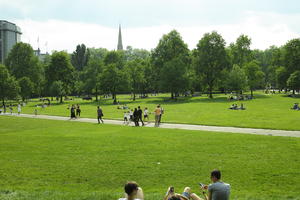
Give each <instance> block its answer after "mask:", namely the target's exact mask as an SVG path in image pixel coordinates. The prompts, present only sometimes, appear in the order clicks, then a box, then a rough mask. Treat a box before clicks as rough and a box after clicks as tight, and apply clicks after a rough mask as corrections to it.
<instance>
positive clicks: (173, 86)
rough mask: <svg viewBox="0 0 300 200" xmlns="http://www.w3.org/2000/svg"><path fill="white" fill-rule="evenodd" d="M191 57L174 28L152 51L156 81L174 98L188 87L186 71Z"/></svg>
mask: <svg viewBox="0 0 300 200" xmlns="http://www.w3.org/2000/svg"><path fill="white" fill-rule="evenodd" d="M190 63H191V58H190V54H189V49H188V47H187V45H186V44H185V43H184V41H183V40H182V38H181V36H180V34H179V33H178V32H177V31H176V30H172V31H171V32H170V33H168V34H166V35H164V36H163V37H162V38H161V39H160V41H159V43H158V45H157V47H156V48H155V49H154V50H153V52H152V64H153V65H154V70H155V72H156V73H157V80H156V82H157V83H158V85H159V86H160V87H158V88H160V89H162V90H163V91H168V92H171V98H174V97H175V96H176V95H177V94H178V93H179V92H181V91H183V90H184V89H186V88H187V87H188V79H187V77H188V76H187V73H188V69H189V68H190Z"/></svg>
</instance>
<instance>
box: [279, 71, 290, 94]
mask: <svg viewBox="0 0 300 200" xmlns="http://www.w3.org/2000/svg"><path fill="white" fill-rule="evenodd" d="M288 78H289V73H288V71H287V70H286V68H285V67H282V66H280V67H278V68H277V69H276V82H277V87H278V88H279V89H281V90H282V89H286V84H287V80H288Z"/></svg>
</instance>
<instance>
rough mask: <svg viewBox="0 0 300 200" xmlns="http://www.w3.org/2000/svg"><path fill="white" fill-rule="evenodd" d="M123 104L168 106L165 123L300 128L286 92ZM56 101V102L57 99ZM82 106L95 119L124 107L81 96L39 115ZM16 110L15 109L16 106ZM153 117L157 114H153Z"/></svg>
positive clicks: (299, 114)
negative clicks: (236, 98) (98, 113)
mask: <svg viewBox="0 0 300 200" xmlns="http://www.w3.org/2000/svg"><path fill="white" fill-rule="evenodd" d="M118 100H119V101H120V103H121V104H122V105H124V104H127V105H128V106H129V107H130V108H135V107H137V106H138V105H140V106H141V107H142V108H144V107H148V108H149V110H150V111H152V112H153V111H154V109H155V107H156V105H157V104H161V105H162V106H163V108H164V109H165V114H164V115H163V122H171V123H188V124H203V125H217V126H235V127H252V128H268V129H284V130H300V125H299V124H300V111H294V110H291V109H290V108H291V107H292V105H293V104H294V103H295V102H299V101H300V98H291V97H286V95H283V94H276V95H265V94H262V93H260V92H257V93H256V94H255V99H253V100H248V101H228V100H227V96H226V95H223V94H222V95H215V98H214V99H208V98H207V97H206V96H203V97H180V98H179V99H178V101H176V102H174V101H170V100H169V95H167V94H163V95H162V94H160V95H159V96H158V97H152V96H150V97H149V98H146V99H137V100H136V101H135V102H133V101H132V100H130V96H129V95H118ZM54 102H55V101H54ZM38 103H40V102H31V103H29V104H28V106H26V107H24V108H23V112H24V113H30V114H33V112H34V106H35V105H36V104H38ZM77 103H79V104H80V105H81V110H82V117H89V118H94V117H95V116H96V106H97V105H100V106H102V108H103V110H104V118H110V119H122V118H123V112H124V110H118V109H117V106H116V105H112V100H111V99H101V100H100V101H99V102H95V101H94V102H91V101H82V100H81V99H77V100H73V101H66V102H65V103H63V104H58V103H54V104H53V105H52V106H50V107H48V108H45V109H41V108H39V111H38V112H39V113H40V114H47V115H58V116H69V112H70V111H69V110H68V109H67V107H68V105H70V104H77ZM233 103H237V104H238V105H239V106H240V104H241V103H243V104H244V105H245V106H246V108H247V110H244V111H241V110H229V109H228V108H229V107H230V105H231V104H233ZM15 111H16V109H15ZM150 118H151V120H154V116H153V115H151V116H150Z"/></svg>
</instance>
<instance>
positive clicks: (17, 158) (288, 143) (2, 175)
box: [0, 116, 300, 200]
mask: <svg viewBox="0 0 300 200" xmlns="http://www.w3.org/2000/svg"><path fill="white" fill-rule="evenodd" d="M0 124H1V128H0V199H1V200H21V199H22V200H25V199H26V200H27V199H30V200H45V199H47V200H50V199H51V200H61V199H74V200H75V199H76V200H77V199H78V200H79V199H86V200H99V199H101V200H102V199H103V200H106V199H107V200H111V199H117V198H118V197H120V196H121V195H122V192H123V189H122V188H123V184H124V183H125V182H126V181H127V180H135V181H137V182H138V183H139V184H140V185H141V186H142V187H143V189H144V192H145V194H146V200H159V199H162V197H163V195H164V194H165V192H166V189H167V187H168V186H169V185H174V186H175V190H176V191H178V192H181V190H182V189H183V188H184V187H185V186H190V187H192V189H194V191H195V192H198V185H197V183H198V182H204V183H209V181H210V180H209V172H210V171H211V170H212V169H214V168H219V169H220V170H221V171H222V174H223V180H224V181H225V182H228V183H230V184H231V186H232V195H231V199H248V200H250V199H258V200H259V199H261V200H263V199H278V200H279V199H280V200H282V199H300V198H299V197H300V183H299V178H300V172H299V169H300V157H299V152H300V139H299V138H290V137H274V136H257V135H244V134H230V133H214V132H202V131H187V130H172V129H157V128H146V127H124V126H114V125H106V124H104V125H102V124H101V125H98V124H89V123H78V122H71V121H68V122H65V121H52V120H42V119H28V118H16V117H9V116H0ZM159 163H160V164H159ZM198 193H199V192H198Z"/></svg>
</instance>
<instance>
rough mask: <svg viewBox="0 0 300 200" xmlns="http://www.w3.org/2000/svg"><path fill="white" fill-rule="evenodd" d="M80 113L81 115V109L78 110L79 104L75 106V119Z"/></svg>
mask: <svg viewBox="0 0 300 200" xmlns="http://www.w3.org/2000/svg"><path fill="white" fill-rule="evenodd" d="M80 113H81V109H80V106H79V104H77V107H76V117H80Z"/></svg>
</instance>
